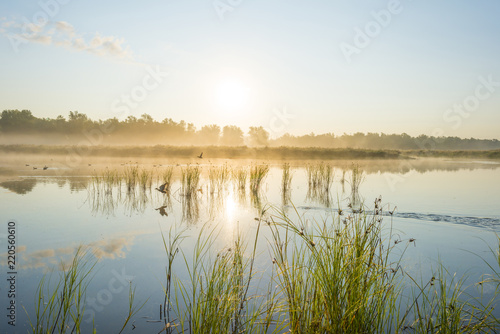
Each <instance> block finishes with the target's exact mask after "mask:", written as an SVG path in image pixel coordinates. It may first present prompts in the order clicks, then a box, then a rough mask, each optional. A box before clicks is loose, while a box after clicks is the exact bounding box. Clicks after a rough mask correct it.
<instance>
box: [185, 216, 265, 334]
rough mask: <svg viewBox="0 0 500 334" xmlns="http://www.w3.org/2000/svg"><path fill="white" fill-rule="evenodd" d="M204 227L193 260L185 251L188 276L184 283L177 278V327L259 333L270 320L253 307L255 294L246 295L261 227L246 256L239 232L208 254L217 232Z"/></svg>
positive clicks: (221, 331)
mask: <svg viewBox="0 0 500 334" xmlns="http://www.w3.org/2000/svg"><path fill="white" fill-rule="evenodd" d="M259 226H260V225H259ZM207 227H208V226H207V225H205V226H204V227H203V229H202V231H201V232H200V234H199V236H198V238H197V240H196V244H195V246H194V250H193V257H192V259H191V261H192V262H190V261H189V260H188V258H187V257H186V255H184V263H185V266H186V268H187V269H188V277H189V279H188V282H187V283H183V282H182V281H180V280H178V281H177V290H178V291H179V296H180V298H181V301H182V302H179V300H178V301H177V303H176V305H177V314H176V316H177V318H178V319H179V325H178V328H177V331H178V332H189V333H242V332H251V333H254V332H261V333H262V332H263V331H262V328H261V327H262V325H263V324H265V323H270V322H271V321H270V320H269V319H265V320H266V321H262V319H261V318H260V315H261V314H263V312H262V309H261V307H257V308H254V307H253V306H255V305H256V304H255V303H251V301H252V300H253V299H254V298H255V297H254V296H250V295H249V289H250V285H251V282H252V279H253V278H254V274H255V273H254V261H255V251H256V245H257V239H258V234H259V230H260V228H257V232H256V235H255V239H254V244H253V249H252V250H251V255H250V256H249V257H248V258H247V257H246V256H245V253H246V245H245V244H244V243H243V242H242V239H241V236H240V235H238V236H236V237H235V239H234V241H233V242H232V244H231V245H229V247H226V248H224V249H223V250H221V251H219V252H218V253H217V254H216V256H215V257H214V256H213V255H211V252H210V250H211V249H212V248H213V247H214V242H215V239H216V237H217V234H218V232H216V231H215V230H214V229H210V230H207ZM267 314H272V312H268V313H267Z"/></svg>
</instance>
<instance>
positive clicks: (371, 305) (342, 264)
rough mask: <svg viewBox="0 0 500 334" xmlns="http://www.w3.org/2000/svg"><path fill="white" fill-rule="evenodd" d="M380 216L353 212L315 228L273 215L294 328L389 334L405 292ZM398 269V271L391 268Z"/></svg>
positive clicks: (280, 269) (276, 251) (279, 269)
mask: <svg viewBox="0 0 500 334" xmlns="http://www.w3.org/2000/svg"><path fill="white" fill-rule="evenodd" d="M378 218H379V217H377V216H373V217H367V216H361V215H356V216H350V217H347V218H341V217H340V216H337V218H336V219H335V220H334V221H332V222H330V221H326V220H324V221H322V222H319V223H316V224H315V225H313V226H311V227H307V226H306V222H305V221H303V220H302V219H301V218H300V217H299V218H298V221H297V222H295V221H294V220H292V219H290V218H289V217H288V216H286V215H281V216H277V217H273V223H274V224H273V225H272V231H273V239H272V251H273V255H274V262H275V265H276V270H277V280H278V282H279V286H280V288H281V289H282V291H283V295H284V303H285V306H284V311H285V312H286V313H287V315H288V321H289V324H288V326H289V329H290V331H291V332H293V333H388V332H390V331H391V330H392V329H394V328H395V325H396V324H395V323H394V318H395V317H394V316H395V310H396V309H397V307H396V303H397V300H398V295H399V293H400V291H401V290H400V281H399V280H398V276H397V272H398V269H397V268H398V265H399V264H398V263H397V262H396V263H392V262H391V261H390V260H389V253H390V250H391V249H392V247H393V246H390V245H389V247H384V246H387V245H383V243H382V239H381V229H382V226H381V220H380V219H378ZM391 268H394V269H393V270H390V269H391Z"/></svg>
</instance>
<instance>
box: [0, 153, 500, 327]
mask: <svg viewBox="0 0 500 334" xmlns="http://www.w3.org/2000/svg"><path fill="white" fill-rule="evenodd" d="M228 164H229V166H231V164H232V162H228ZM240 164H241V163H240ZM332 164H333V165H334V166H335V169H334V171H335V179H334V183H333V186H332V190H331V192H330V196H329V197H325V196H314V194H313V195H311V193H310V192H309V189H308V182H307V173H306V169H305V167H304V163H291V165H292V175H293V178H292V183H291V191H290V194H289V198H287V199H286V200H284V198H283V196H282V193H281V190H280V189H281V177H282V167H281V164H278V163H276V164H272V163H271V168H270V171H269V174H268V175H267V177H266V178H265V179H264V182H263V184H262V187H261V191H260V193H259V196H252V195H251V194H250V193H249V191H248V185H247V190H246V192H245V193H244V194H241V192H239V191H237V190H236V189H235V188H234V187H233V184H232V183H231V182H229V183H228V184H227V185H226V186H225V188H224V190H223V191H222V192H220V193H216V194H213V195H212V194H210V190H209V187H208V183H209V182H208V179H207V175H206V171H207V170H208V168H209V166H208V165H201V167H202V169H203V170H204V171H205V172H203V173H202V177H201V181H200V187H199V188H200V190H199V191H198V192H197V195H196V197H194V199H193V200H192V201H190V203H186V201H185V200H184V198H183V197H182V196H181V195H180V191H179V188H180V187H181V185H180V181H179V178H178V175H177V176H176V175H174V180H175V182H173V185H172V191H171V195H170V196H166V195H164V194H162V193H160V192H158V191H155V190H154V189H153V188H154V187H155V186H158V185H159V183H158V182H157V181H153V188H152V189H147V190H146V191H142V190H136V191H135V192H134V194H133V195H127V193H126V191H124V190H123V188H122V191H120V190H119V189H118V188H116V187H115V188H113V189H112V192H111V193H103V192H102V191H101V192H100V193H99V194H97V193H96V192H95V191H93V190H92V186H91V183H90V182H91V178H90V176H91V175H92V174H93V173H94V169H101V170H104V169H105V168H106V165H107V167H109V168H110V169H112V168H116V169H118V170H121V169H123V168H125V166H121V165H120V164H105V163H97V165H95V166H94V165H93V166H92V167H88V168H84V167H82V168H80V169H79V170H77V171H69V170H62V169H60V170H59V171H54V170H55V169H56V168H49V170H47V171H46V172H47V173H46V174H44V173H43V172H41V171H33V170H32V169H31V167H26V168H24V167H19V168H18V169H17V174H19V175H20V176H22V177H19V178H18V177H12V176H10V177H9V179H10V180H9V181H4V182H2V183H1V184H0V186H1V188H0V208H1V210H0V218H1V221H2V225H1V226H2V230H1V231H0V247H1V251H0V253H2V254H1V259H0V264H1V282H2V283H1V289H0V293H2V296H1V298H2V299H1V300H2V310H5V307H4V304H3V303H4V302H3V301H4V300H6V288H7V283H6V277H7V272H8V268H7V254H6V250H7V242H6V241H7V222H8V221H15V222H16V229H17V231H16V232H17V234H16V236H17V263H16V267H17V268H16V269H17V282H16V284H17V285H16V289H17V297H16V303H17V324H16V327H15V331H12V328H11V327H7V325H6V321H4V319H5V316H4V315H3V314H2V321H1V322H0V328H1V329H2V333H3V332H4V331H6V330H10V332H20V333H21V332H23V333H24V332H26V330H27V329H28V328H29V327H28V325H27V324H28V317H27V315H26V312H27V313H29V314H30V315H34V309H33V307H34V302H35V299H34V297H33V296H34V293H35V291H36V288H37V286H38V283H39V281H40V280H41V278H42V277H43V275H44V274H47V273H49V274H50V273H51V272H52V276H53V277H54V278H56V277H57V275H58V273H59V271H58V270H59V269H58V268H59V266H60V264H61V262H67V261H69V260H70V259H71V258H72V256H73V255H74V252H75V250H76V248H77V247H78V246H80V245H86V246H89V247H90V248H91V250H92V252H93V254H94V256H95V258H96V259H97V260H98V263H97V266H96V267H97V271H96V272H95V276H94V278H93V280H92V281H91V283H90V285H89V288H88V291H87V301H88V303H87V309H86V313H87V314H88V315H94V314H95V321H96V326H97V329H98V331H99V332H117V331H118V330H119V328H121V325H122V323H123V319H124V317H125V314H126V313H127V311H128V288H129V281H131V282H132V283H133V285H135V286H136V289H137V290H136V302H137V303H138V304H142V303H144V302H146V304H145V306H144V307H143V308H142V309H141V311H140V312H139V314H138V315H137V316H136V317H135V318H134V319H133V321H134V323H133V324H134V326H135V327H136V328H135V330H134V332H133V333H142V332H150V333H157V332H159V331H160V330H161V328H162V327H163V326H162V324H161V323H157V322H154V321H156V320H158V319H159V305H160V304H162V303H163V288H162V284H164V281H165V264H166V255H165V251H164V248H163V241H162V237H161V231H163V232H164V233H168V230H169V229H170V228H171V227H176V228H177V229H178V230H180V229H182V228H187V231H186V232H185V234H186V236H188V237H187V238H186V239H185V240H184V242H183V244H182V250H183V252H184V253H185V254H186V255H187V256H189V254H190V252H191V251H192V249H193V245H194V241H195V240H194V237H190V236H197V235H198V232H199V231H200V229H201V227H202V226H204V225H206V224H208V225H209V228H210V229H217V230H218V231H220V234H219V238H218V239H217V242H216V245H215V247H216V248H218V249H222V248H224V247H226V246H227V245H229V244H230V243H231V241H232V240H233V239H234V237H235V235H236V232H237V231H241V232H242V233H243V234H244V235H247V236H251V235H252V233H255V231H256V228H257V224H258V222H257V221H256V220H255V218H256V217H258V216H259V215H260V213H261V212H262V211H263V210H267V211H266V212H267V213H268V214H269V213H273V212H276V211H275V210H283V211H285V212H287V213H288V214H290V215H291V216H293V217H295V215H296V213H295V209H294V207H295V208H296V209H297V212H298V214H299V215H301V216H304V217H305V218H306V219H321V218H322V217H327V216H328V215H330V214H332V212H336V211H337V210H338V209H339V207H340V208H342V209H343V210H345V211H346V214H348V213H349V210H350V209H349V208H348V204H349V203H350V202H351V201H352V199H353V197H352V195H353V194H352V193H351V188H350V185H349V181H350V170H349V166H350V162H342V163H340V162H339V163H332ZM182 165H183V164H181V166H175V167H174V170H176V171H177V172H178V171H180V168H181V167H182ZM23 166H24V165H23ZM138 166H139V167H141V168H156V169H157V170H161V169H162V168H165V166H159V167H153V166H152V164H150V163H142V164H141V163H140V164H139V165H138ZM361 167H362V168H363V169H364V170H365V174H364V180H363V182H362V183H361V185H360V189H359V194H355V195H356V203H364V207H365V210H366V212H367V213H370V210H371V209H373V201H374V199H375V198H377V197H379V196H382V202H383V203H384V209H385V212H386V216H385V217H384V222H385V223H386V224H387V226H389V225H390V223H392V226H393V228H394V229H395V230H396V231H397V233H399V235H400V237H401V239H402V240H408V239H409V238H414V239H415V242H414V243H413V246H410V247H409V248H408V249H407V251H406V254H405V258H404V261H403V265H404V266H405V269H406V270H407V271H408V272H409V273H411V274H412V275H414V276H415V277H422V279H424V280H426V279H428V278H429V277H431V276H432V274H433V272H435V270H436V269H437V264H438V263H439V261H440V262H442V263H444V264H445V266H446V267H447V268H448V269H449V270H450V271H451V272H452V273H453V272H457V273H458V274H460V275H461V274H464V273H465V274H468V275H469V277H470V280H471V282H473V281H475V280H476V279H477V278H478V277H479V276H481V275H483V274H485V273H488V272H489V271H488V268H487V266H486V264H485V263H484V262H482V261H481V260H479V258H478V255H479V256H481V257H483V258H485V259H488V260H491V261H494V257H493V256H492V255H491V252H490V250H489V246H491V247H493V248H495V247H497V244H496V242H497V239H496V235H495V233H498V232H500V206H499V200H500V164H499V163H492V162H481V161H443V160H439V161H438V160H429V161H426V160H425V161H422V160H421V161H418V162H417V161H415V162H411V161H410V162H387V161H383V162H382V161H380V162H379V161H369V162H361ZM344 170H345V171H346V172H345V182H344V183H343V184H342V181H341V180H342V178H343V175H344V172H343V171H344ZM395 207H397V208H396V210H395V212H394V214H393V215H392V216H391V215H389V214H388V212H389V210H391V211H392V210H394V208H395ZM268 235H269V232H268V231H266V229H265V228H264V229H263V230H262V231H261V234H260V236H259V248H258V253H259V257H258V261H257V266H258V269H259V270H261V271H263V272H265V271H266V270H269V268H270V267H271V266H272V263H271V258H270V255H269V251H268V250H267V244H266V237H267V236H268ZM438 259H439V261H438ZM175 266H176V267H175V269H174V272H176V273H177V274H178V275H179V278H180V279H181V280H182V279H183V277H182V273H183V272H185V269H184V268H183V265H182V262H181V261H177V262H176V263H175ZM23 308H25V309H26V311H24V309H23ZM2 312H3V313H5V312H6V311H2ZM87 319H88V318H87V317H86V318H85V325H86V326H90V325H91V322H86V320H87ZM131 330H132V327H131V324H129V325H128V327H127V331H126V332H132V331H131Z"/></svg>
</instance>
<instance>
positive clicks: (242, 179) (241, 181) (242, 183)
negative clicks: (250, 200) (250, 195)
mask: <svg viewBox="0 0 500 334" xmlns="http://www.w3.org/2000/svg"><path fill="white" fill-rule="evenodd" d="M232 177H233V181H234V183H235V185H236V189H237V190H238V191H240V192H244V191H245V189H246V185H247V177H248V169H247V168H245V167H239V168H236V169H233V171H232Z"/></svg>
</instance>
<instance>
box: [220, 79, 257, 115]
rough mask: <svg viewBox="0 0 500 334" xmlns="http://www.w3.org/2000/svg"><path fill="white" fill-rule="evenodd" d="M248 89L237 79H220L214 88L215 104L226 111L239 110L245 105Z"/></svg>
mask: <svg viewBox="0 0 500 334" xmlns="http://www.w3.org/2000/svg"><path fill="white" fill-rule="evenodd" d="M248 93H249V89H248V88H247V87H246V86H245V85H244V84H243V83H241V82H240V81H238V80H234V79H232V80H224V81H221V82H220V83H219V84H218V85H217V86H216V90H215V99H216V103H217V106H218V107H219V108H222V109H224V110H226V111H236V110H241V109H242V108H244V107H245V106H246V105H247V102H248Z"/></svg>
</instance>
